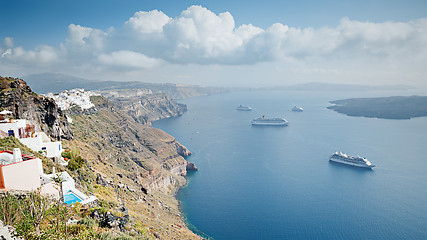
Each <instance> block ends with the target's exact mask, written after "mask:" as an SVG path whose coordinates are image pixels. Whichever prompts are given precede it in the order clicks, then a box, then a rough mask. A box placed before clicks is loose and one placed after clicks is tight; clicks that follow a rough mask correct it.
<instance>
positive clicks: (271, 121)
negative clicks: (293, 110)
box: [251, 116, 288, 126]
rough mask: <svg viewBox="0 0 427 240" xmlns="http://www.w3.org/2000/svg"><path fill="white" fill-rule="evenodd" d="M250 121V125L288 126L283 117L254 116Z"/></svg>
mask: <svg viewBox="0 0 427 240" xmlns="http://www.w3.org/2000/svg"><path fill="white" fill-rule="evenodd" d="M251 123H252V125H271V126H288V121H286V119H284V118H266V117H265V116H262V117H259V118H255V119H254V120H252V121H251Z"/></svg>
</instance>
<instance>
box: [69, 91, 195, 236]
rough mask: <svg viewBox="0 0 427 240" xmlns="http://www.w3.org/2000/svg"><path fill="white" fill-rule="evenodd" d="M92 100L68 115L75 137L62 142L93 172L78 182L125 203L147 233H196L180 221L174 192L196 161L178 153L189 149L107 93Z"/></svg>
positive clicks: (183, 181)
mask: <svg viewBox="0 0 427 240" xmlns="http://www.w3.org/2000/svg"><path fill="white" fill-rule="evenodd" d="M93 100H94V101H93V102H94V103H95V105H96V109H97V110H96V112H93V113H91V114H87V113H74V114H72V115H70V116H71V118H72V119H73V123H72V124H71V128H72V130H73V132H74V134H75V138H74V139H73V140H71V141H65V142H64V144H66V145H67V146H69V147H70V148H72V149H73V148H78V149H79V151H80V152H81V153H82V155H84V156H85V159H86V160H87V164H88V166H89V169H90V170H91V171H93V173H94V174H95V175H96V179H92V180H91V179H89V180H88V181H83V183H84V184H83V185H85V186H86V188H87V189H88V190H89V191H92V192H94V193H95V194H96V195H97V196H98V197H99V198H101V199H107V201H109V202H111V203H112V205H113V206H119V205H120V204H121V203H124V205H125V206H126V208H128V211H129V215H130V217H131V224H133V226H134V225H135V224H136V225H141V224H142V225H143V226H145V227H146V228H147V229H148V232H149V233H150V234H151V236H155V237H156V238H161V239H199V237H198V236H197V235H195V234H194V233H192V232H191V231H190V230H188V229H187V228H186V227H185V223H184V221H183V219H182V217H181V213H180V211H179V203H178V201H177V200H176V199H175V198H174V197H173V195H174V193H175V191H176V190H177V188H178V187H180V186H183V185H184V184H185V183H186V180H185V178H184V176H185V175H186V174H187V169H193V168H194V167H195V166H194V165H193V164H192V163H190V162H187V161H186V160H185V159H184V158H183V157H182V156H186V155H189V154H190V152H189V151H188V150H187V149H186V148H185V147H184V146H182V145H181V144H179V143H178V142H177V141H176V140H175V138H174V137H172V136H170V135H168V134H167V133H165V132H163V131H161V130H159V129H155V128H152V127H150V126H147V125H142V124H141V123H139V122H137V121H135V120H134V119H133V118H132V117H131V116H129V115H128V114H127V113H126V112H124V111H122V110H121V109H120V108H119V107H117V106H115V105H114V104H113V103H112V102H110V101H108V100H107V99H105V98H103V97H100V96H99V97H94V99H93ZM83 153H84V154H83ZM129 227H130V228H132V225H131V226H129Z"/></svg>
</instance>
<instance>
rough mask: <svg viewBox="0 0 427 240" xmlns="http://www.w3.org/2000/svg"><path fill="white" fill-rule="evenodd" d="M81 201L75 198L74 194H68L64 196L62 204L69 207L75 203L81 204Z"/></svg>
mask: <svg viewBox="0 0 427 240" xmlns="http://www.w3.org/2000/svg"><path fill="white" fill-rule="evenodd" d="M81 201H82V200H81V199H80V198H79V197H77V196H76V195H75V194H74V193H72V192H70V193H67V194H65V195H64V202H65V203H66V204H68V205H71V204H73V203H75V202H81Z"/></svg>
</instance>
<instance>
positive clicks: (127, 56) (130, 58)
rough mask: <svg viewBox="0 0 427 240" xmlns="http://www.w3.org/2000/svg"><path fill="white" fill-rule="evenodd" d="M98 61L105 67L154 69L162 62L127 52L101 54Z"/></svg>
mask: <svg viewBox="0 0 427 240" xmlns="http://www.w3.org/2000/svg"><path fill="white" fill-rule="evenodd" d="M98 60H99V62H100V63H102V64H105V65H111V66H116V67H126V68H152V67H154V66H157V65H158V64H159V63H160V62H161V61H160V60H157V59H153V58H149V57H147V56H145V55H144V54H141V53H137V52H132V51H126V50H123V51H118V52H112V53H110V54H101V55H99V57H98Z"/></svg>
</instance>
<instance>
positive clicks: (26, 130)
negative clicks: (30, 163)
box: [0, 111, 63, 160]
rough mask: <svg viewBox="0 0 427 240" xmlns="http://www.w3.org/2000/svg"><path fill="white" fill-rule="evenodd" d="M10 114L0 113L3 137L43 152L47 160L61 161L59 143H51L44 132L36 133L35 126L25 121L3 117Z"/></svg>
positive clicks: (7, 112)
mask: <svg viewBox="0 0 427 240" xmlns="http://www.w3.org/2000/svg"><path fill="white" fill-rule="evenodd" d="M9 113H11V112H9V111H2V112H0V131H2V132H3V135H7V136H13V137H15V138H17V139H19V141H20V142H21V143H22V144H24V145H26V146H27V147H29V148H31V149H32V150H33V151H37V152H38V151H43V152H45V153H46V157H48V158H56V159H58V160H59V159H61V153H62V151H63V149H62V145H61V142H52V141H51V140H50V138H49V137H48V136H47V135H46V134H45V133H44V132H36V131H35V125H33V124H30V123H29V122H27V120H26V119H7V118H6V117H5V116H6V115H7V114H9Z"/></svg>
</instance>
